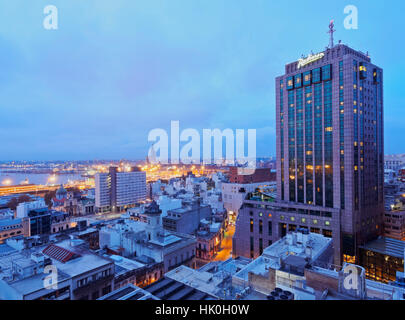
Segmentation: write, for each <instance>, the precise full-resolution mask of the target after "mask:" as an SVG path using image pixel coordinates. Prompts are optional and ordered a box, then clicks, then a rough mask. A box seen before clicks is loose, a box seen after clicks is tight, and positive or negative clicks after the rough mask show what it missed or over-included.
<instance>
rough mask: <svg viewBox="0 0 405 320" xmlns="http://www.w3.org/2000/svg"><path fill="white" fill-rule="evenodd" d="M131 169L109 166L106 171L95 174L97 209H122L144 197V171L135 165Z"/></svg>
mask: <svg viewBox="0 0 405 320" xmlns="http://www.w3.org/2000/svg"><path fill="white" fill-rule="evenodd" d="M131 170H132V171H125V172H124V171H118V168H116V167H110V169H109V172H108V173H97V174H96V176H95V182H96V190H95V191H96V210H97V211H99V212H107V211H111V210H112V211H122V210H125V209H126V208H128V207H132V206H134V205H135V204H136V203H138V202H139V201H144V200H145V199H146V173H145V172H143V171H139V169H138V168H137V167H133V168H131Z"/></svg>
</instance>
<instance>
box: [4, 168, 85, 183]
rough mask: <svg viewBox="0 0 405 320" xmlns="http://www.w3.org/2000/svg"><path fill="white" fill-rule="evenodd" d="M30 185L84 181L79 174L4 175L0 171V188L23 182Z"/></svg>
mask: <svg viewBox="0 0 405 320" xmlns="http://www.w3.org/2000/svg"><path fill="white" fill-rule="evenodd" d="M26 180H27V181H28V183H30V184H41V185H47V184H49V185H52V184H67V183H69V182H72V181H77V180H85V178H84V177H82V176H81V175H80V174H56V175H52V174H43V173H38V174H35V173H4V172H1V171H0V186H6V185H18V184H22V183H23V182H24V181H26Z"/></svg>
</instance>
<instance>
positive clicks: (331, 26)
mask: <svg viewBox="0 0 405 320" xmlns="http://www.w3.org/2000/svg"><path fill="white" fill-rule="evenodd" d="M334 27H335V24H334V21H333V20H331V21H330V23H329V31H328V33H329V34H330V38H329V48H330V49H332V48H333V47H334V45H333V33H334V32H335V31H336V30H335V29H333V28H334Z"/></svg>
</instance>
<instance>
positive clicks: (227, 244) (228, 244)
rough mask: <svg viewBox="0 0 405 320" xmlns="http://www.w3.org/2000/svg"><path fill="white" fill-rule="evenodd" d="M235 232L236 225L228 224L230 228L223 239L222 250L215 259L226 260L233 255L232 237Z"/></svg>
mask: <svg viewBox="0 0 405 320" xmlns="http://www.w3.org/2000/svg"><path fill="white" fill-rule="evenodd" d="M234 233H235V226H234V225H232V226H228V230H227V231H226V232H225V237H224V239H223V240H222V244H221V247H222V249H221V251H219V252H218V254H217V255H216V257H215V258H214V261H225V260H227V259H229V258H230V257H231V251H232V237H233V235H234Z"/></svg>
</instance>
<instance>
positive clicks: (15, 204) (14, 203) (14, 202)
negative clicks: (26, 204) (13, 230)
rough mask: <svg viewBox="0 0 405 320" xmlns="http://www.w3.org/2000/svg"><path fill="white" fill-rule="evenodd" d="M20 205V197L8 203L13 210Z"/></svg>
mask: <svg viewBox="0 0 405 320" xmlns="http://www.w3.org/2000/svg"><path fill="white" fill-rule="evenodd" d="M17 206H18V199H17V198H12V199H11V200H10V201H9V202H8V203H7V207H8V208H10V209H11V210H13V211H15V210H16V209H17Z"/></svg>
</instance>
